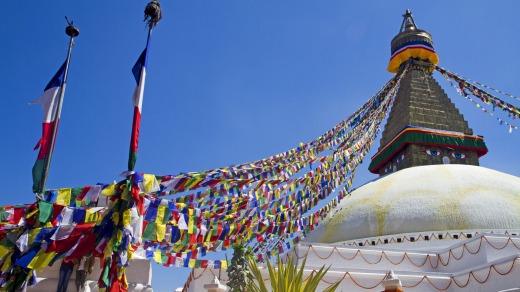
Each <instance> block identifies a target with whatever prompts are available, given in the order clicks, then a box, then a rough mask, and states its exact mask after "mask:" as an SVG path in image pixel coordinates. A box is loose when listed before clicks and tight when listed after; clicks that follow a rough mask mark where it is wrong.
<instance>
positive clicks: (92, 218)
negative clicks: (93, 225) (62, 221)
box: [85, 209, 98, 223]
mask: <svg viewBox="0 0 520 292" xmlns="http://www.w3.org/2000/svg"><path fill="white" fill-rule="evenodd" d="M97 213H98V212H92V211H91V210H90V209H87V211H86V212H85V223H90V222H96V221H97V218H98V214H97Z"/></svg>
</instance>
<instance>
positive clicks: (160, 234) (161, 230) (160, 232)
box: [155, 222, 166, 242]
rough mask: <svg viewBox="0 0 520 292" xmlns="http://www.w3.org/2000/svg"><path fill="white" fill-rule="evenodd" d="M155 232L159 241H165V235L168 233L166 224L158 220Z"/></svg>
mask: <svg viewBox="0 0 520 292" xmlns="http://www.w3.org/2000/svg"><path fill="white" fill-rule="evenodd" d="M155 234H156V236H157V241H159V242H161V241H163V239H164V235H165V234H166V224H162V223H159V222H156V224H155Z"/></svg>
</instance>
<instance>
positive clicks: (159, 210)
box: [155, 205, 166, 224]
mask: <svg viewBox="0 0 520 292" xmlns="http://www.w3.org/2000/svg"><path fill="white" fill-rule="evenodd" d="M165 211H166V207H165V206H163V205H159V207H157V216H156V218H155V222H157V223H158V224H163V223H164V213H165Z"/></svg>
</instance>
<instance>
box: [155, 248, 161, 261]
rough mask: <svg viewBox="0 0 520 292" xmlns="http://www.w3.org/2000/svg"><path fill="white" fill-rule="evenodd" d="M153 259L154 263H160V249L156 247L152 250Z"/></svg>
mask: <svg viewBox="0 0 520 292" xmlns="http://www.w3.org/2000/svg"><path fill="white" fill-rule="evenodd" d="M153 260H154V261H155V262H156V263H159V264H162V256H161V250H160V249H156V250H155V251H154V252H153Z"/></svg>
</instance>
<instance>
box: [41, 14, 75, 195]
mask: <svg viewBox="0 0 520 292" xmlns="http://www.w3.org/2000/svg"><path fill="white" fill-rule="evenodd" d="M65 19H66V20H67V23H68V26H67V27H66V28H65V33H66V34H67V35H68V36H69V37H70V40H69V49H68V52H67V60H66V62H65V72H64V76H63V82H62V83H61V86H60V89H59V99H58V105H57V106H56V112H55V113H54V117H53V121H54V124H53V126H52V136H51V142H50V146H49V147H50V148H49V156H48V157H47V159H46V160H45V168H44V169H43V178H42V190H41V192H42V194H44V193H45V183H46V182H47V176H48V175H49V169H50V167H51V159H52V154H53V152H54V144H55V143H56V134H57V133H58V124H59V122H60V116H61V107H62V105H63V97H64V96H65V87H66V85H67V75H68V73H69V63H70V55H71V53H72V46H73V45H74V37H77V36H78V35H79V29H78V28H77V27H75V26H74V25H73V24H74V22H73V21H69V20H68V18H67V17H66V16H65Z"/></svg>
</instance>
